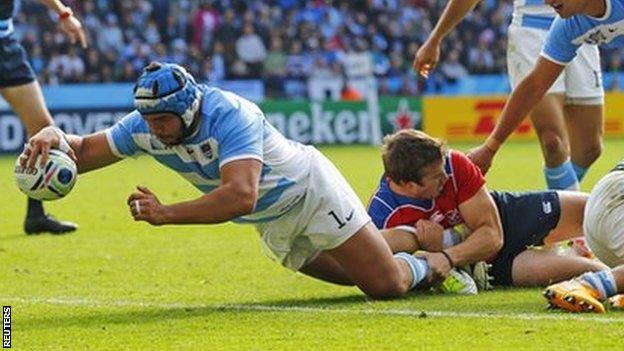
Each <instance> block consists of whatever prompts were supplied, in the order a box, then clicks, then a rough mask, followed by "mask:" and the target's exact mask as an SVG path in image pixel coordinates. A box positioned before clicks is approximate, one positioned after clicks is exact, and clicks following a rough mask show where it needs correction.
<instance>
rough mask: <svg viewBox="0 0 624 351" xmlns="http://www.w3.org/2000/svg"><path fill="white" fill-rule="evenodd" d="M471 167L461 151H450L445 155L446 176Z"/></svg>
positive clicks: (470, 162) (471, 164)
mask: <svg viewBox="0 0 624 351" xmlns="http://www.w3.org/2000/svg"><path fill="white" fill-rule="evenodd" d="M473 165H474V164H473V163H472V161H470V159H469V158H468V156H466V155H465V154H464V153H463V152H461V151H457V150H452V149H450V150H448V151H447V153H446V156H445V169H446V173H447V174H452V173H453V171H454V170H456V169H465V168H466V167H470V166H473Z"/></svg>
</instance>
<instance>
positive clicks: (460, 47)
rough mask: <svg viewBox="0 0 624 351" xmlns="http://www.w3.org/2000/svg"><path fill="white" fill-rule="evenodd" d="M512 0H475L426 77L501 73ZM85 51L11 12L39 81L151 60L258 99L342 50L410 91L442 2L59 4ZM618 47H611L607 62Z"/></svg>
mask: <svg viewBox="0 0 624 351" xmlns="http://www.w3.org/2000/svg"><path fill="white" fill-rule="evenodd" d="M511 2H512V1H511V0H503V1H499V0H484V1H483V2H482V3H481V4H480V5H479V6H478V8H477V9H476V10H475V11H474V12H472V13H471V14H470V15H469V17H468V18H467V19H466V20H465V21H463V22H462V24H461V25H460V26H459V28H458V29H457V30H456V31H454V32H453V33H452V34H451V35H450V37H449V40H447V41H445V43H444V47H443V51H442V52H443V55H442V57H441V63H440V65H439V69H438V70H437V71H436V74H435V75H434V76H433V77H432V78H431V79H430V80H429V82H428V84H434V85H442V84H453V82H456V81H457V80H459V79H461V78H462V77H464V76H466V75H468V74H487V73H505V72H506V63H505V51H506V32H507V26H508V23H509V21H510V18H511V13H512V4H511ZM64 3H65V4H67V5H69V6H71V7H72V8H73V9H74V12H75V13H76V14H77V16H78V18H79V19H80V20H81V21H82V23H83V25H84V26H85V27H86V29H87V31H88V35H89V42H90V46H89V48H88V49H86V50H82V49H80V48H78V47H77V46H73V45H69V43H68V42H67V41H66V40H67V39H66V37H65V36H63V35H62V34H61V33H60V32H59V31H58V29H57V27H56V24H55V23H56V18H55V15H54V14H52V13H50V12H49V11H47V10H46V9H45V8H44V7H42V6H41V5H39V4H37V3H36V2H33V1H22V2H21V3H20V6H19V7H18V11H17V14H16V16H15V18H16V33H17V35H18V37H19V38H20V40H21V41H22V43H23V45H24V47H25V48H26V50H27V51H28V53H29V58H30V60H31V63H32V66H33V68H34V69H35V71H36V72H37V74H38V76H39V78H40V80H41V82H42V83H44V84H58V83H83V82H87V83H95V82H133V81H135V79H136V78H137V76H138V74H139V73H140V72H141V69H142V67H143V66H145V65H146V64H147V63H148V62H150V61H152V60H161V61H173V62H177V63H180V64H182V65H184V66H185V67H186V68H187V69H188V70H189V71H191V72H192V73H193V74H194V75H195V76H196V77H198V78H199V79H200V80H202V81H209V82H218V81H221V80H226V79H262V80H263V81H264V83H265V87H266V91H267V95H268V96H273V97H280V96H291V95H293V94H295V92H294V91H292V90H293V89H292V88H291V87H297V86H301V84H302V83H304V82H305V81H306V80H308V79H313V78H318V79H324V78H325V77H327V78H329V77H342V76H344V75H345V67H344V66H345V65H344V63H345V62H344V58H345V57H346V56H348V55H349V54H351V53H365V54H369V55H370V56H371V57H372V62H373V66H372V71H373V73H374V75H375V76H376V77H377V78H378V82H379V89H380V92H381V93H382V94H392V95H418V94H419V93H420V92H421V91H422V89H423V84H425V83H424V82H422V81H419V80H418V79H417V78H416V77H415V75H414V73H413V72H412V70H411V64H412V60H413V57H414V54H415V52H416V51H417V50H418V48H419V45H420V44H421V43H422V42H423V41H424V40H425V39H426V37H427V35H428V33H429V32H430V30H431V28H432V26H433V25H434V24H435V21H436V19H437V18H438V17H439V14H440V12H441V10H442V9H443V7H444V6H445V4H446V1H437V0H355V1H332V0H325V1H320V0H318V1H298V0H273V1H259V0H247V1H245V0H238V1H237V0H220V1H210V0H202V1H192V0H81V1H78V0H64ZM621 57H622V56H621V53H619V52H609V56H608V57H606V59H605V60H604V61H603V62H604V63H603V64H604V65H605V67H607V68H608V69H620V68H621V66H622V62H621Z"/></svg>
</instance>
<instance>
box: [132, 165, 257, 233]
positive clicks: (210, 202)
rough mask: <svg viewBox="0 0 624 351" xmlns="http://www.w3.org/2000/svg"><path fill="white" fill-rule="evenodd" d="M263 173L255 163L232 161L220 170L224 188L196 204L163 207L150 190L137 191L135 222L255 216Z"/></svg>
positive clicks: (190, 221)
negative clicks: (251, 214)
mask: <svg viewBox="0 0 624 351" xmlns="http://www.w3.org/2000/svg"><path fill="white" fill-rule="evenodd" d="M261 173H262V163H261V162H260V161H258V160H256V159H243V160H237V161H232V162H229V163H227V164H225V165H224V166H223V167H221V177H222V178H221V185H220V186H219V187H218V188H216V189H214V190H213V191H211V192H209V193H207V194H205V195H202V196H201V197H199V198H197V199H195V200H190V201H184V202H179V203H176V204H172V205H163V204H161V203H160V201H159V200H158V198H157V197H156V195H155V194H154V193H152V192H151V191H150V190H149V189H147V188H146V187H138V188H137V190H138V191H136V192H134V193H132V194H131V195H130V197H129V198H128V206H129V207H130V212H131V214H132V215H133V217H134V219H135V220H137V221H146V222H148V223H150V224H154V225H161V224H214V223H222V222H227V221H229V220H232V219H234V218H237V217H240V216H243V215H246V214H250V213H252V212H253V210H254V208H255V205H256V201H257V199H258V186H259V183H260V174H261Z"/></svg>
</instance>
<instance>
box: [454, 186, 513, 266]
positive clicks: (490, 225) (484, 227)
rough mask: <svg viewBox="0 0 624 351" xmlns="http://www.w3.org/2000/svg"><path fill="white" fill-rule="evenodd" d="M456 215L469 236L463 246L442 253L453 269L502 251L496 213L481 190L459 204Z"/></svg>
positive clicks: (493, 205) (484, 192)
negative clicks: (459, 216)
mask: <svg viewBox="0 0 624 351" xmlns="http://www.w3.org/2000/svg"><path fill="white" fill-rule="evenodd" d="M459 212H460V214H461V216H462V218H463V219H464V222H465V224H466V226H467V227H468V228H469V229H470V230H471V234H469V235H468V237H467V238H466V239H465V240H464V241H463V242H461V243H459V244H457V245H455V246H452V247H450V248H448V249H446V250H445V251H446V253H447V254H448V255H449V256H450V258H451V259H452V261H453V263H454V264H455V266H461V265H465V264H469V263H475V262H478V261H484V260H485V259H487V258H489V257H491V256H493V255H495V254H496V253H497V252H498V251H499V250H500V249H501V248H502V247H503V229H502V225H501V222H500V218H499V216H498V210H497V209H496V204H495V203H494V200H493V199H492V197H491V196H490V194H489V192H488V191H487V188H486V187H485V186H482V187H481V189H479V191H478V192H477V193H476V194H475V195H474V196H472V197H471V198H470V199H468V200H466V201H464V202H463V203H461V204H460V205H459Z"/></svg>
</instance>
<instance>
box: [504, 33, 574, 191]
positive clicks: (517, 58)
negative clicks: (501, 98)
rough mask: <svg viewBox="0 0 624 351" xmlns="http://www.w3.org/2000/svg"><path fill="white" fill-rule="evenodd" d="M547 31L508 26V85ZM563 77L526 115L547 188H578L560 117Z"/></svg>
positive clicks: (521, 74)
mask: <svg viewBox="0 0 624 351" xmlns="http://www.w3.org/2000/svg"><path fill="white" fill-rule="evenodd" d="M547 33H548V31H547V30H545V29H544V28H530V27H523V26H519V25H514V24H512V25H510V26H509V33H508V49H507V72H508V73H509V80H510V83H511V86H512V88H514V87H516V86H517V85H518V84H519V83H520V82H521V81H522V80H523V79H524V78H525V77H526V75H527V74H528V73H529V72H530V71H531V70H532V69H533V67H534V66H535V63H536V61H537V58H538V57H539V56H540V52H541V50H542V46H543V43H544V40H545V39H546V36H547ZM564 92H565V81H564V79H563V76H560V77H559V78H557V80H556V81H555V83H554V84H553V86H552V87H551V88H550V89H549V90H548V93H547V95H546V96H544V98H543V99H542V100H541V101H540V103H539V104H538V105H537V106H535V108H534V109H533V110H532V111H531V114H530V118H531V122H532V123H533V127H534V128H535V132H536V134H537V136H538V139H539V141H540V146H541V149H542V154H543V156H544V169H543V172H544V178H545V179H546V186H547V188H548V189H571V190H575V189H578V182H577V181H576V176H575V174H574V168H573V167H572V164H571V162H570V160H569V157H570V151H569V142H568V138H567V134H566V128H565V120H564V114H563V113H564V111H563V104H564Z"/></svg>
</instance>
